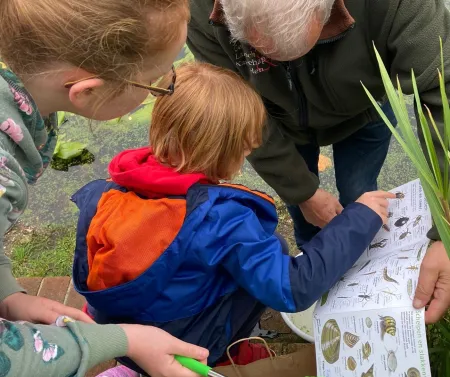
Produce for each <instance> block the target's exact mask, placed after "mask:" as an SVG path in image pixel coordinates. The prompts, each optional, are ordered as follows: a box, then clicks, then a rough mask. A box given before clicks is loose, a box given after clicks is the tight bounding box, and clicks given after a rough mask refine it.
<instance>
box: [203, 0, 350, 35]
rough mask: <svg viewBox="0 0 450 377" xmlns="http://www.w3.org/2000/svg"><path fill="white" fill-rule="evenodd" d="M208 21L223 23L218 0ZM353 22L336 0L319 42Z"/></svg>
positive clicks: (342, 31)
mask: <svg viewBox="0 0 450 377" xmlns="http://www.w3.org/2000/svg"><path fill="white" fill-rule="evenodd" d="M236 1H239V0H236ZM209 21H210V23H211V24H213V25H225V15H224V13H223V9H222V4H221V3H220V0H214V8H213V10H212V12H211V15H210V17H209ZM354 24H355V19H354V18H353V17H352V16H351V14H350V12H349V11H348V9H347V7H346V6H345V3H344V0H336V1H335V3H334V6H333V10H332V12H331V16H330V19H329V21H328V23H327V24H326V25H325V26H324V28H323V30H322V33H321V34H320V38H319V42H325V41H328V40H330V39H335V38H337V37H339V36H340V35H341V34H344V33H345V32H347V31H348V30H349V29H350V28H352V27H353V25H354Z"/></svg>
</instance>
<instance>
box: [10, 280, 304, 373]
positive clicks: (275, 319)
mask: <svg viewBox="0 0 450 377" xmlns="http://www.w3.org/2000/svg"><path fill="white" fill-rule="evenodd" d="M18 281H19V283H20V285H21V286H22V287H23V288H25V289H26V290H27V292H28V294H30V295H34V296H40V297H46V298H49V299H52V300H55V301H58V302H60V303H63V304H65V305H67V306H71V307H73V308H77V309H81V308H82V306H83V304H84V303H85V300H84V298H83V297H82V296H80V295H79V294H78V293H77V292H76V291H75V288H74V286H73V284H72V281H71V279H70V277H48V278H21V279H18ZM260 325H261V329H262V330H271V331H275V332H277V333H278V336H277V337H276V338H274V339H271V340H268V343H270V348H272V349H273V350H274V351H275V353H276V354H277V355H285V354H289V353H293V352H296V351H298V350H299V349H300V348H301V347H304V346H305V344H304V343H303V341H302V339H301V338H299V337H298V336H297V335H295V334H294V333H292V331H291V329H290V328H289V327H288V326H287V325H286V323H285V322H284V321H283V318H282V317H281V315H280V313H278V312H276V311H274V310H272V309H269V310H267V311H266V312H265V313H264V314H263V316H262V317H261V323H260ZM115 364H116V362H115V361H109V362H106V363H103V364H101V365H98V366H97V367H95V368H93V369H91V370H90V371H89V373H88V374H87V375H86V377H94V376H96V375H97V374H99V373H101V372H103V371H105V370H106V369H109V368H111V367H113V366H114V365H115Z"/></svg>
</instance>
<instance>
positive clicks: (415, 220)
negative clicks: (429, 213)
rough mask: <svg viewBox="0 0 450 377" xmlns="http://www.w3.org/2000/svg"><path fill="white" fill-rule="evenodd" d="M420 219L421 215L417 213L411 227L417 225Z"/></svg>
mask: <svg viewBox="0 0 450 377" xmlns="http://www.w3.org/2000/svg"><path fill="white" fill-rule="evenodd" d="M421 221H422V215H418V216H417V217H416V218H415V219H414V221H413V228H414V227H416V226H417V225H419V223H420V222H421Z"/></svg>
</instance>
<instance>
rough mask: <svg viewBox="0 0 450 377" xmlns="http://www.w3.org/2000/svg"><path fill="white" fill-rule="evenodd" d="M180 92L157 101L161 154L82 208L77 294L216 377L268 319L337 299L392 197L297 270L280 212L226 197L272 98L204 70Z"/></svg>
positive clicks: (79, 199) (90, 191)
mask: <svg viewBox="0 0 450 377" xmlns="http://www.w3.org/2000/svg"><path fill="white" fill-rule="evenodd" d="M175 89H176V90H175V93H174V94H173V95H172V96H166V97H161V98H158V99H157V101H156V104H155V107H154V111H153V121H152V126H151V129H150V145H151V147H144V148H140V149H135V150H126V151H124V152H122V153H120V154H119V155H118V156H116V157H115V158H114V159H113V160H112V162H111V164H110V166H109V173H110V177H111V179H110V180H98V181H94V182H91V183H89V184H88V185H86V186H85V187H83V188H82V189H81V190H80V191H78V192H77V193H76V194H75V195H74V197H73V200H74V202H75V203H76V204H77V206H78V207H79V209H80V218H79V223H78V231H77V243H76V253H75V260H74V270H73V272H74V282H75V286H76V288H77V290H78V292H80V293H81V294H82V295H84V296H85V297H86V299H87V301H88V310H89V314H91V315H92V316H93V317H94V319H95V320H96V321H97V322H99V323H123V322H125V323H126V322H128V323H139V324H148V325H152V326H157V327H160V328H161V329H163V330H165V331H168V332H169V333H171V334H172V335H174V336H176V337H178V338H180V339H182V340H184V341H187V342H190V343H194V344H197V345H200V346H203V347H206V348H208V349H209V351H210V358H209V360H208V362H209V364H211V365H215V363H217V361H219V359H220V358H221V357H222V355H223V354H224V352H225V350H226V347H227V346H228V345H229V344H230V343H232V342H233V341H235V340H237V339H240V338H244V337H247V336H249V334H250V333H251V331H252V329H253V328H254V327H255V325H256V323H257V322H258V320H259V318H260V316H261V314H262V313H263V311H264V310H265V309H266V308H267V307H271V308H273V309H275V310H278V311H283V312H300V311H303V310H305V309H307V308H309V307H310V306H311V305H312V304H313V303H314V302H315V301H316V300H317V299H318V298H319V297H320V296H321V295H322V294H323V293H324V292H326V291H327V290H329V289H330V288H331V287H332V286H333V285H334V284H335V283H336V282H337V281H338V280H339V278H341V277H342V275H344V273H345V272H346V271H347V270H348V269H349V268H350V267H351V266H352V265H353V264H354V263H355V261H356V260H357V259H358V258H359V257H360V255H361V254H362V253H363V251H364V250H365V249H366V247H367V246H368V245H369V243H370V241H371V240H372V239H373V238H374V236H375V234H376V233H377V232H378V230H379V229H380V227H381V226H382V224H383V221H386V217H387V206H388V201H387V198H392V197H393V195H392V194H390V193H386V192H381V191H378V192H373V193H366V194H364V195H363V196H362V197H361V198H360V199H359V200H358V201H357V202H356V203H353V204H351V205H349V206H348V207H347V208H346V209H345V210H344V211H343V212H342V214H341V215H339V216H337V217H335V218H334V219H333V220H332V221H331V222H330V223H329V224H328V225H327V226H326V227H324V228H323V229H322V231H321V232H320V233H319V234H318V235H317V236H315V237H314V238H313V239H312V240H311V241H310V242H309V243H307V244H305V245H304V246H303V247H302V252H303V253H302V254H301V255H298V256H289V253H288V247H287V245H286V243H285V242H284V240H283V239H282V238H281V237H280V236H279V235H278V234H277V233H276V232H275V230H276V227H277V213H276V209H275V205H274V201H273V199H272V198H270V197H269V196H268V195H266V194H264V193H261V192H257V191H253V190H250V189H248V188H247V187H244V186H239V185H231V184H221V183H220V182H222V181H227V180H229V179H231V178H232V177H233V175H235V174H236V173H237V172H238V171H239V170H240V168H241V166H242V164H243V162H244V158H245V156H247V155H248V154H249V153H250V152H251V150H252V149H254V148H256V147H258V146H259V145H260V144H261V142H262V138H263V136H262V135H263V124H264V122H265V110H264V105H263V103H262V100H261V98H260V97H259V96H258V94H257V93H256V92H254V91H253V89H252V88H251V87H250V86H249V85H248V84H247V83H245V82H244V81H243V80H242V79H240V78H239V77H238V76H237V75H236V74H234V73H232V72H231V71H228V70H225V69H222V68H217V67H214V66H211V65H208V64H199V63H197V64H191V65H185V66H183V67H181V68H179V69H178V70H177V82H176V86H175ZM125 364H126V365H130V366H131V367H133V369H135V370H138V369H137V367H136V366H135V365H133V364H132V363H130V362H127V361H125Z"/></svg>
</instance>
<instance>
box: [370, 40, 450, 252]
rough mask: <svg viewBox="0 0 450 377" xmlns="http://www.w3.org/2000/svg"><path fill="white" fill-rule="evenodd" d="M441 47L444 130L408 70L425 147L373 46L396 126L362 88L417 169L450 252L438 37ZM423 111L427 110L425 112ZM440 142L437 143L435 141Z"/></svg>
mask: <svg viewBox="0 0 450 377" xmlns="http://www.w3.org/2000/svg"><path fill="white" fill-rule="evenodd" d="M440 49H441V68H440V70H438V72H437V74H438V76H439V84H440V89H441V97H442V103H443V124H444V130H443V134H442V133H441V132H442V131H440V130H439V129H438V127H437V125H436V121H435V119H434V117H433V115H432V114H431V112H430V110H429V109H428V108H427V107H426V106H425V105H424V106H423V105H422V102H421V99H420V96H419V91H418V88H417V81H416V77H415V75H414V71H413V70H412V71H411V80H412V85H413V90H414V98H415V103H416V113H417V115H418V122H417V123H418V127H421V130H422V133H423V136H424V140H425V144H426V148H424V149H422V148H421V145H420V142H419V140H418V139H417V137H416V135H415V133H414V128H413V124H412V123H411V120H410V118H409V115H408V109H407V107H406V101H405V96H404V94H403V91H402V87H401V85H400V81H399V79H398V77H397V78H396V82H397V88H395V87H394V84H393V83H392V81H393V80H391V77H390V75H389V73H388V71H387V70H386V67H385V65H384V63H383V60H382V58H381V56H380V54H379V53H378V51H377V50H376V48H375V54H376V57H377V60H378V64H379V66H380V72H381V77H382V80H383V84H384V87H385V89H386V93H387V96H388V100H389V103H390V104H391V106H392V109H393V111H394V113H395V116H396V118H397V121H398V129H396V128H395V127H394V125H393V124H392V123H391V122H390V121H389V119H388V118H387V116H386V115H385V114H384V112H383V110H382V109H381V107H380V105H379V104H378V102H377V101H376V100H375V98H374V97H373V96H372V94H371V93H370V92H369V90H368V89H367V88H366V87H365V86H364V84H363V87H364V90H365V91H366V93H367V95H368V96H369V98H370V100H371V102H372V104H373V106H374V107H375V108H376V110H377V111H378V113H379V114H380V116H381V117H382V119H383V120H384V122H385V123H386V125H387V126H388V127H389V129H390V130H391V132H392V134H393V135H394V136H395V138H396V139H397V141H398V142H399V144H400V145H401V147H402V148H403V150H404V151H405V152H406V154H407V155H408V157H409V158H410V160H411V162H412V163H413V165H414V166H415V168H416V169H417V172H418V174H419V178H420V181H421V184H422V187H423V190H424V193H425V197H426V198H427V201H428V205H429V207H430V211H431V214H432V216H433V221H434V224H435V225H436V227H437V230H438V232H439V235H440V237H441V240H442V242H443V243H444V246H445V249H446V250H447V253H448V254H449V256H450V205H449V198H450V180H449V166H450V153H449V152H448V150H449V145H450V105H449V101H448V97H447V93H446V88H445V76H444V75H445V73H444V71H445V66H444V54H443V47H442V40H441V41H440ZM425 112H426V114H425ZM433 131H434V133H435V135H436V138H435V139H436V140H438V142H436V141H433V137H432V132H433ZM435 144H439V145H435ZM438 148H442V149H443V153H442V154H441V156H442V158H441V161H439V160H438Z"/></svg>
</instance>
